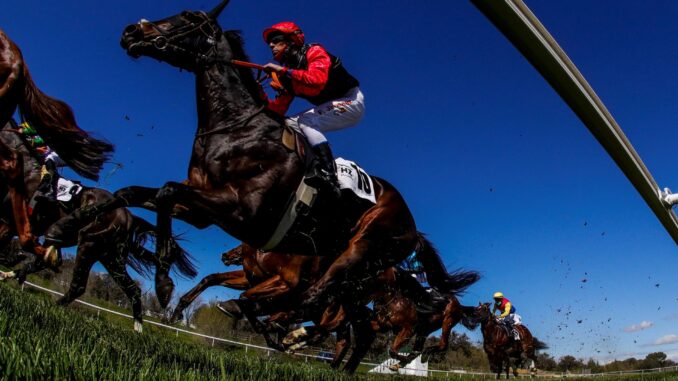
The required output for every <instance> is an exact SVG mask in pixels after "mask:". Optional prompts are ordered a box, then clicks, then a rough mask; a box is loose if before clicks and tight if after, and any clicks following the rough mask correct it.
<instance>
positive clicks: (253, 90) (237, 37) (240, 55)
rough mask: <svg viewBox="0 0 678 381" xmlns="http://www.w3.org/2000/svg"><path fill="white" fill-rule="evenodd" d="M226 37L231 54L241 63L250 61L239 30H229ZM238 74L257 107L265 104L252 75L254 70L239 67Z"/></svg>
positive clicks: (225, 34) (225, 32)
mask: <svg viewBox="0 0 678 381" xmlns="http://www.w3.org/2000/svg"><path fill="white" fill-rule="evenodd" d="M224 37H226V41H228V44H229V45H230V46H231V52H232V53H233V58H235V59H237V60H240V61H248V62H249V57H248V56H247V53H245V40H244V39H243V37H242V34H241V32H240V31H238V30H227V31H224ZM237 69H238V72H239V73H240V78H241V79H242V82H243V84H244V85H245V88H246V89H247V91H248V92H249V93H250V95H251V96H252V99H253V100H254V101H255V102H256V103H257V106H261V105H262V104H263V99H261V93H260V87H259V83H257V81H256V79H254V76H253V75H252V70H251V69H249V68H246V67H240V66H238V67H237Z"/></svg>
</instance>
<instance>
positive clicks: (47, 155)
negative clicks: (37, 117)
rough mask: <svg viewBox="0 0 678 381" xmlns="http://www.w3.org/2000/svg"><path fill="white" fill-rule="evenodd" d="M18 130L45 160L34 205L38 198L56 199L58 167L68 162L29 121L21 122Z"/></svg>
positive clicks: (42, 159)
mask: <svg viewBox="0 0 678 381" xmlns="http://www.w3.org/2000/svg"><path fill="white" fill-rule="evenodd" d="M17 132H18V133H19V134H21V135H22V137H23V138H24V140H25V141H26V143H28V145H29V146H30V147H31V148H32V149H33V150H35V152H36V153H37V154H38V156H39V159H40V160H41V161H42V162H43V163H42V164H43V165H42V169H41V170H40V184H39V185H38V189H37V190H36V192H35V195H34V196H33V200H31V204H32V206H33V205H35V202H36V201H37V200H38V199H44V200H47V201H56V194H55V185H56V182H57V180H58V176H57V175H58V173H57V168H62V167H65V166H66V163H64V161H63V160H61V158H60V157H59V155H58V154H57V153H56V152H54V151H52V150H51V149H50V148H49V147H48V146H47V144H45V141H44V140H43V139H42V138H41V137H40V135H38V133H37V131H35V129H34V128H33V127H31V126H30V125H29V124H28V122H23V123H21V124H20V125H19V129H18V130H17Z"/></svg>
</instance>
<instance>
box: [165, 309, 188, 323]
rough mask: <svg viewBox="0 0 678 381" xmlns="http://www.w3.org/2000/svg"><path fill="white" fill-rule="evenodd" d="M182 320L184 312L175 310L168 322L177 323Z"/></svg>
mask: <svg viewBox="0 0 678 381" xmlns="http://www.w3.org/2000/svg"><path fill="white" fill-rule="evenodd" d="M180 320H184V314H183V313H182V312H181V311H175V312H174V313H173V314H172V316H170V318H169V321H168V323H169V324H175V323H176V322H178V321H180Z"/></svg>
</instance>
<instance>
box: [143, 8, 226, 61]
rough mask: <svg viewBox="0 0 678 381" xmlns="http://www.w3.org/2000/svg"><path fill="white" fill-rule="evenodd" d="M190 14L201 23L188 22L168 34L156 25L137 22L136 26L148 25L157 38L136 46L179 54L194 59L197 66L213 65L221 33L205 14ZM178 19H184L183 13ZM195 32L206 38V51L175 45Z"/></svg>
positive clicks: (147, 22) (145, 21)
mask: <svg viewBox="0 0 678 381" xmlns="http://www.w3.org/2000/svg"><path fill="white" fill-rule="evenodd" d="M186 13H188V12H186ZM190 13H191V14H193V15H196V16H199V17H200V18H201V19H202V21H201V22H199V23H195V22H193V21H189V24H187V25H184V26H181V27H178V28H176V29H172V30H171V31H169V32H167V31H164V30H162V29H160V28H158V26H157V25H156V24H154V23H152V22H150V21H148V20H144V19H142V20H141V21H139V24H138V25H140V24H146V25H149V26H150V27H151V28H153V30H154V31H155V32H156V33H158V36H156V37H155V38H153V39H151V40H150V42H146V41H140V42H137V44H140V45H146V46H149V45H151V46H153V47H154V48H156V49H158V50H162V51H169V52H172V53H181V54H185V55H188V56H191V57H196V63H197V64H198V65H205V66H206V65H209V64H213V63H214V62H216V58H215V57H216V54H215V53H216V51H217V41H218V40H219V39H218V38H217V35H218V34H219V33H220V32H221V29H220V28H219V27H218V26H217V25H216V23H215V22H214V21H213V20H212V19H210V18H209V16H208V15H207V14H206V13H205V12H190ZM180 17H182V18H183V19H186V17H185V16H184V15H183V13H182V15H181V16H180ZM196 31H199V32H201V33H202V35H203V36H205V37H206V38H207V43H208V44H209V47H208V49H207V50H205V51H193V50H190V49H186V48H184V47H181V46H179V45H177V44H176V41H177V40H178V39H180V38H183V37H185V36H188V35H191V34H193V33H195V32H196Z"/></svg>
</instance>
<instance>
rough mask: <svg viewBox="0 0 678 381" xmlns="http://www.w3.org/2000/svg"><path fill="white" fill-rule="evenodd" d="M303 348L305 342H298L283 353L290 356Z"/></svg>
mask: <svg viewBox="0 0 678 381" xmlns="http://www.w3.org/2000/svg"><path fill="white" fill-rule="evenodd" d="M304 347H306V342H305V341H302V342H300V343H296V344H294V345H292V346H290V347H289V348H287V350H286V351H285V352H286V353H289V354H291V355H293V354H295V353H296V352H297V351H298V350H300V349H304Z"/></svg>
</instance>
